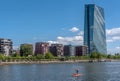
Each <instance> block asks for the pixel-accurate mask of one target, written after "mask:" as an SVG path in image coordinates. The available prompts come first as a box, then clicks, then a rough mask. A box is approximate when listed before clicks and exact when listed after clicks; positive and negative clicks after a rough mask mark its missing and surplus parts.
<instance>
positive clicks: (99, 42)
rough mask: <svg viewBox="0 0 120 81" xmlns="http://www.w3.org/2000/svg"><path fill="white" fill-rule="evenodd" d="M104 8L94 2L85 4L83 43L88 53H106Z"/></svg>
mask: <svg viewBox="0 0 120 81" xmlns="http://www.w3.org/2000/svg"><path fill="white" fill-rule="evenodd" d="M105 30H106V29H105V19H104V9H103V8H102V7H99V6H97V5H95V4H87V5H85V23H84V45H86V46H88V54H91V53H92V52H99V53H102V54H107V48H106V31H105Z"/></svg>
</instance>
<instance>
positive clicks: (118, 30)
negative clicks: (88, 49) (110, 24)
mask: <svg viewBox="0 0 120 81" xmlns="http://www.w3.org/2000/svg"><path fill="white" fill-rule="evenodd" d="M106 35H107V36H119V35H120V28H112V29H107V30H106Z"/></svg>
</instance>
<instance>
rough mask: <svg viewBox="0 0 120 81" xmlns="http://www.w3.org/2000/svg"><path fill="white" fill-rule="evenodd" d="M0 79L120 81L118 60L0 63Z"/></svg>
mask: <svg viewBox="0 0 120 81" xmlns="http://www.w3.org/2000/svg"><path fill="white" fill-rule="evenodd" d="M75 68H79V73H80V74H83V76H80V77H72V74H73V73H74V72H75V71H74V69H75ZM0 81H120V62H99V63H63V64H11V65H1V66H0Z"/></svg>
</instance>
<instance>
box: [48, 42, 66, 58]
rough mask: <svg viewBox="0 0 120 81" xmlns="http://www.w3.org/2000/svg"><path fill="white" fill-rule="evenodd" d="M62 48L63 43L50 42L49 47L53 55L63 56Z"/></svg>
mask: <svg viewBox="0 0 120 81" xmlns="http://www.w3.org/2000/svg"><path fill="white" fill-rule="evenodd" d="M63 48H64V46H63V44H51V46H50V48H49V49H50V52H51V53H52V54H53V55H54V56H63V54H64V52H63V51H64V50H63Z"/></svg>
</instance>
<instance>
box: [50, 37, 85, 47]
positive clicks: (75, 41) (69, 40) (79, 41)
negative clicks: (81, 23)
mask: <svg viewBox="0 0 120 81" xmlns="http://www.w3.org/2000/svg"><path fill="white" fill-rule="evenodd" d="M48 42H49V43H50V44H53V43H60V44H64V45H66V44H72V45H83V36H74V37H61V36H58V37H57V40H56V41H48Z"/></svg>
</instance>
